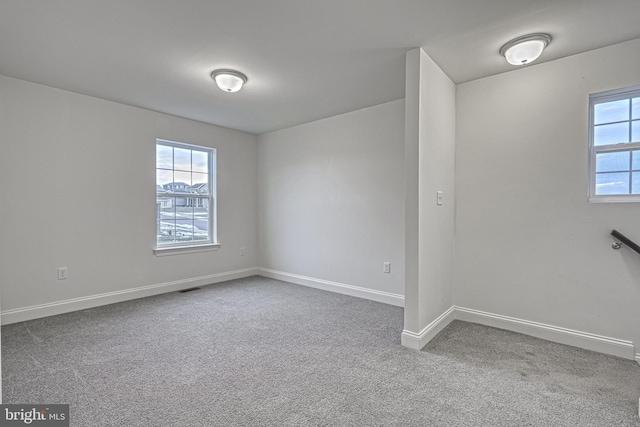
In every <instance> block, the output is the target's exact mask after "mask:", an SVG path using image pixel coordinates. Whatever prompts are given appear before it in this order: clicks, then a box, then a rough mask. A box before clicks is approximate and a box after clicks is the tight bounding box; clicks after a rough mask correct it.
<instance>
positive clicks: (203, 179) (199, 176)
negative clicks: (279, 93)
mask: <svg viewBox="0 0 640 427" xmlns="http://www.w3.org/2000/svg"><path fill="white" fill-rule="evenodd" d="M191 176H192V185H194V186H195V185H196V184H206V183H207V182H209V175H207V174H206V173H196V172H194V173H193V174H191ZM202 194H206V192H205V193H202Z"/></svg>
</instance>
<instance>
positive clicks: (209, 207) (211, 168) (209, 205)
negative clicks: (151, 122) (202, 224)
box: [156, 139, 217, 248]
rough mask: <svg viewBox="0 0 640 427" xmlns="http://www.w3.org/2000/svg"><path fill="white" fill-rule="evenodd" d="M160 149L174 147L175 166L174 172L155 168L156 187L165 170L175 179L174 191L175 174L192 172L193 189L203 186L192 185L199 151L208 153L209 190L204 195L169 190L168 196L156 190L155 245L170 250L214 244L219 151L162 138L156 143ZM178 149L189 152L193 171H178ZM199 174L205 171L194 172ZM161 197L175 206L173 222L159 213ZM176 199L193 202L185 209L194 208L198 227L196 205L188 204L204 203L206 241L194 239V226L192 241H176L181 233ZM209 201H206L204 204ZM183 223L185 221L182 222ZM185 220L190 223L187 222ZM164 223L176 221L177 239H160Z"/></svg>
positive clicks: (173, 162) (193, 217)
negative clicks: (216, 167) (176, 150)
mask: <svg viewBox="0 0 640 427" xmlns="http://www.w3.org/2000/svg"><path fill="white" fill-rule="evenodd" d="M158 146H165V147H171V148H172V164H173V169H168V168H166V167H160V168H158V167H156V185H160V184H159V183H158V182H157V178H158V172H157V171H158V170H164V171H168V172H171V173H172V180H171V183H172V184H174V188H175V184H176V181H175V172H176V171H178V172H189V173H190V175H191V183H190V184H189V185H190V186H194V185H197V184H201V183H195V184H194V183H193V173H194V172H193V169H194V166H193V152H194V151H196V152H199V153H205V154H206V157H207V166H206V168H207V171H208V173H207V175H208V179H207V182H206V183H204V184H207V187H206V191H205V192H204V193H190V192H189V193H187V192H185V193H183V192H174V191H167V192H166V193H160V192H158V191H157V187H156V246H157V247H163V248H167V247H169V248H170V247H190V246H194V245H196V246H197V245H202V244H207V243H215V242H216V240H217V238H216V227H215V223H216V205H215V197H214V192H215V155H216V150H215V148H210V147H203V146H197V145H192V144H185V143H181V142H175V141H169V140H163V139H157V140H156V147H158ZM175 148H179V149H186V150H189V151H190V167H191V170H190V171H187V170H185V169H181V168H176V163H175ZM156 153H157V148H156ZM157 161H158V159H157V155H156V166H157ZM195 173H197V174H203V172H195ZM161 187H163V188H164V186H162V185H161ZM161 198H170V199H172V200H173V207H174V210H173V212H174V216H173V220H172V221H171V220H170V219H164V220H163V219H162V217H161V215H160V213H161V208H160V202H159V199H161ZM177 199H187V200H190V201H187V202H186V203H187V204H186V205H185V206H183V207H185V208H189V207H190V208H191V212H192V214H191V222H192V225H194V224H195V220H196V215H195V213H194V209H195V207H196V206H194V205H190V204H189V203H193V201H195V200H202V201H203V206H202V207H205V206H204V205H206V213H207V216H206V233H207V238H206V239H196V238H195V236H194V232H195V230H194V228H193V227H192V239H191V240H187V241H177V240H176V239H175V237H177V236H176V233H177V230H178V225H177V224H178V221H179V219H178V214H177V208H178V206H177V202H176V200H177ZM205 201H206V202H205ZM181 221H183V220H181ZM184 221H188V219H187V220H184ZM163 222H165V223H171V222H173V224H174V227H173V230H174V239H167V241H166V242H162V241H160V240H161V239H160V237H161V224H162V223H163Z"/></svg>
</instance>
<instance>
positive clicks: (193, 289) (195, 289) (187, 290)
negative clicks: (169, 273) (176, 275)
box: [178, 288, 200, 294]
mask: <svg viewBox="0 0 640 427" xmlns="http://www.w3.org/2000/svg"><path fill="white" fill-rule="evenodd" d="M198 289H200V288H189V289H183V290H181V291H178V292H180V293H181V294H184V293H185V292H191V291H197V290H198Z"/></svg>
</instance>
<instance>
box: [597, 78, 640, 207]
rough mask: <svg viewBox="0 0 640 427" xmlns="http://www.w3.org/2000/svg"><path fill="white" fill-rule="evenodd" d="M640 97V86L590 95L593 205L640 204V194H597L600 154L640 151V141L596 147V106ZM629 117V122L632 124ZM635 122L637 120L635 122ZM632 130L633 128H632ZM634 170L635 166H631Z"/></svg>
mask: <svg viewBox="0 0 640 427" xmlns="http://www.w3.org/2000/svg"><path fill="white" fill-rule="evenodd" d="M637 97H640V86H632V87H627V88H621V89H614V90H608V91H604V92H598V93H592V94H590V95H589V189H588V196H589V202H591V203H625V202H640V194H601V195H598V194H596V155H597V154H599V153H607V152H616V151H629V152H630V151H632V150H637V149H640V141H633V142H623V143H618V144H608V145H598V146H596V145H594V129H595V123H594V121H595V117H594V116H595V106H596V105H597V104H602V103H605V102H611V101H619V100H621V99H631V98H637ZM631 121H632V120H631V117H629V122H631ZM633 121H635V120H633ZM630 128H631V126H630ZM630 167H631V168H632V167H633V165H630Z"/></svg>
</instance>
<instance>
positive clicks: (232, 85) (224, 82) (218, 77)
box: [211, 69, 247, 92]
mask: <svg viewBox="0 0 640 427" xmlns="http://www.w3.org/2000/svg"><path fill="white" fill-rule="evenodd" d="M211 78H212V79H213V80H214V81H215V82H216V84H217V85H218V87H219V88H220V89H222V90H223V91H225V92H237V91H239V90H240V89H242V85H244V84H245V83H246V82H247V76H245V75H244V74H242V73H241V72H240V71H236V70H228V69H220V70H215V71H213V72H212V73H211Z"/></svg>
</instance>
